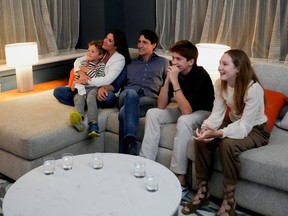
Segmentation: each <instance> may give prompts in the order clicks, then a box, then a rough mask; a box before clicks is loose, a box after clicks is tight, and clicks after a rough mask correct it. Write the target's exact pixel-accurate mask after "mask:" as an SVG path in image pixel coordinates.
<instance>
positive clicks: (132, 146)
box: [128, 142, 139, 156]
mask: <svg viewBox="0 0 288 216" xmlns="http://www.w3.org/2000/svg"><path fill="white" fill-rule="evenodd" d="M128 154H130V155H136V156H137V155H139V152H138V146H137V143H136V142H133V143H130V144H129V146H128Z"/></svg>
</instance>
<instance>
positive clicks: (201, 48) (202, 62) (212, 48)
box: [196, 43, 230, 83]
mask: <svg viewBox="0 0 288 216" xmlns="http://www.w3.org/2000/svg"><path fill="white" fill-rule="evenodd" d="M196 47H197V49H198V60H197V65H199V66H202V67H204V68H205V70H206V71H207V72H208V73H209V75H210V77H211V79H212V82H213V83H214V82H215V81H216V79H218V78H219V72H218V66H219V60H220V59H221V57H222V55H223V54H224V52H225V51H227V50H229V49H230V47H229V46H227V45H223V44H214V43H198V44H196Z"/></svg>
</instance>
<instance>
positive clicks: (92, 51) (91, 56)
mask: <svg viewBox="0 0 288 216" xmlns="http://www.w3.org/2000/svg"><path fill="white" fill-rule="evenodd" d="M102 57H103V54H100V53H99V50H98V49H97V47H96V46H95V45H90V46H89V48H88V50H87V52H86V59H87V60H88V61H99V60H100V59H101V58H102Z"/></svg>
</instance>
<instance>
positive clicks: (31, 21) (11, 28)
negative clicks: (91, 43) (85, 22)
mask: <svg viewBox="0 0 288 216" xmlns="http://www.w3.org/2000/svg"><path fill="white" fill-rule="evenodd" d="M79 22H80V0H0V29H1V31H0V59H5V44H10V43H20V42H32V41H36V42H37V44H38V52H39V55H40V57H44V56H49V55H57V54H58V53H59V50H70V49H74V48H75V46H76V44H77V42H78V37H79Z"/></svg>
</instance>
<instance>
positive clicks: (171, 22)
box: [156, 0, 288, 64]
mask: <svg viewBox="0 0 288 216" xmlns="http://www.w3.org/2000/svg"><path fill="white" fill-rule="evenodd" d="M156 33H157V34H158V35H159V48H160V49H163V50H165V51H166V50H167V49H169V47H170V46H171V45H173V44H174V43H175V42H176V41H178V40H181V39H187V40H189V41H191V42H192V43H194V44H196V43H200V42H201V43H221V44H226V45H229V46H230V47H231V48H237V49H242V50H244V51H245V52H246V53H247V54H248V55H249V56H250V57H251V58H254V59H258V60H265V61H267V60H269V61H277V62H278V61H285V63H286V64H288V1H286V0H241V1H239V0H156ZM285 59H286V60H285Z"/></svg>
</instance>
